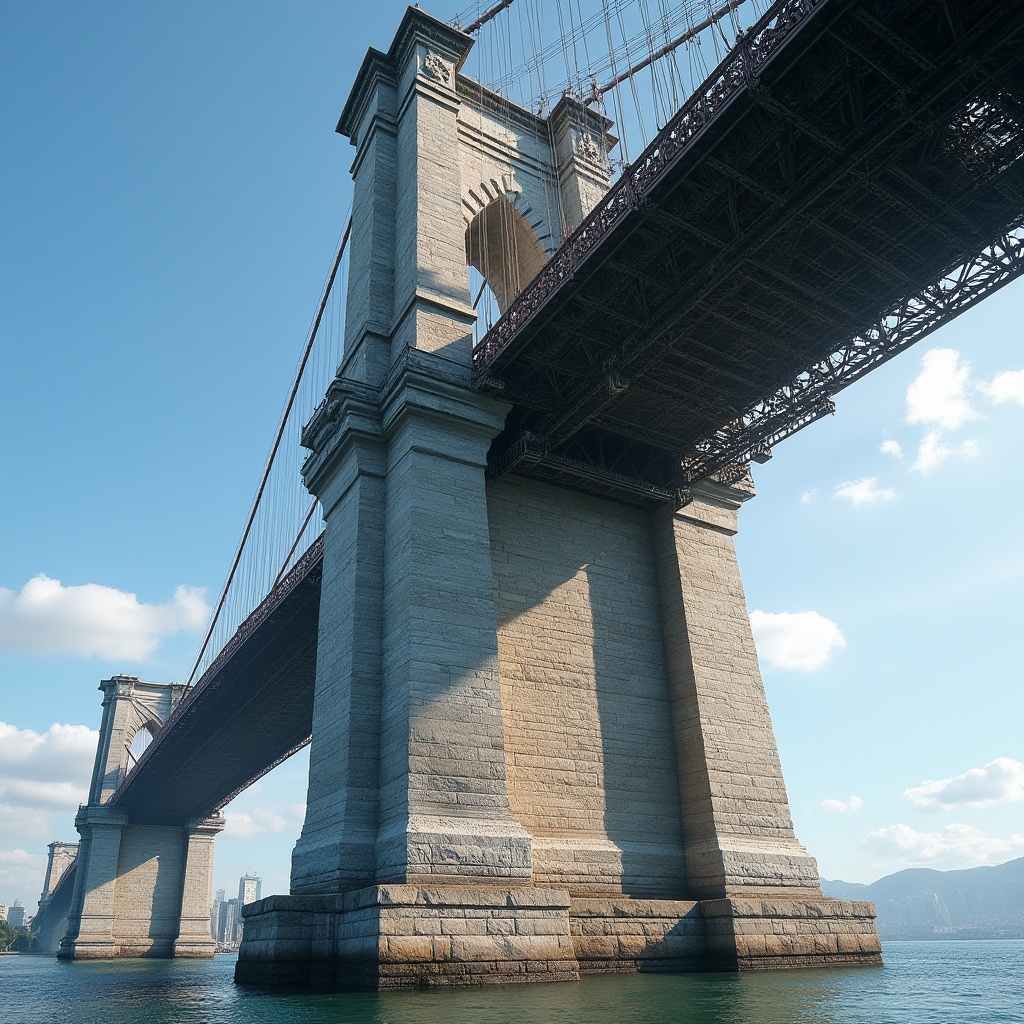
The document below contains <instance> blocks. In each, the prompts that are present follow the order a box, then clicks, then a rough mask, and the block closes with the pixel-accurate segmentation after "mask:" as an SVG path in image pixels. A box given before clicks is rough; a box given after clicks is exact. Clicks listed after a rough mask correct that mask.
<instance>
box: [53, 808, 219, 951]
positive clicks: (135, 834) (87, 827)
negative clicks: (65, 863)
mask: <svg viewBox="0 0 1024 1024" xmlns="http://www.w3.org/2000/svg"><path fill="white" fill-rule="evenodd" d="M75 825H76V827H77V828H78V831H79V833H80V835H81V837H82V841H81V844H80V847H79V855H78V856H79V860H78V869H77V873H76V877H75V889H74V894H73V896H72V900H71V911H70V913H69V915H68V930H67V934H66V935H65V936H64V938H63V939H62V940H61V944H60V948H59V949H58V951H57V956H58V957H59V958H60V959H62V960H108V959H114V958H117V957H142V956H144V957H168V958H169V957H212V956H213V955H214V953H215V952H216V943H215V942H214V941H213V938H212V937H211V935H210V897H211V893H212V888H213V840H214V838H215V836H216V835H217V833H218V832H220V831H221V829H222V828H223V827H224V819H223V818H222V817H220V816H219V815H218V816H216V817H213V818H207V819H204V820H203V821H200V822H193V823H190V824H188V825H186V826H183V827H174V826H166V825H133V824H130V823H129V821H128V820H127V817H126V815H124V814H123V813H121V812H119V811H116V810H114V809H113V808H108V807H104V806H93V805H86V806H85V807H83V808H82V809H81V810H80V811H79V813H78V816H77V817H76V819H75Z"/></svg>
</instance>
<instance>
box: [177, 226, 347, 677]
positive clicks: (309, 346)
mask: <svg viewBox="0 0 1024 1024" xmlns="http://www.w3.org/2000/svg"><path fill="white" fill-rule="evenodd" d="M351 232H352V218H351V217H349V219H348V222H347V223H346V224H345V230H344V231H343V232H342V235H341V242H340V243H339V244H338V252H337V255H335V257H334V263H333V264H332V266H331V272H330V274H328V275H327V282H326V283H325V284H324V290H323V294H322V295H321V296H320V305H319V306H318V307H317V311H316V317H315V318H314V320H313V324H312V326H311V327H310V329H309V337H308V338H307V339H306V347H305V349H304V350H303V353H302V358H301V360H300V361H299V368H298V370H297V371H296V374H295V382H294V384H292V389H291V392H290V393H289V395H288V401H287V402H286V403H285V408H284V412H283V413H282V414H281V423H280V425H279V426H278V428H277V436H276V437H275V438H274V444H273V446H272V447H271V449H270V454H269V455H268V456H267V462H266V465H265V466H264V467H263V476H262V477H261V478H260V485H259V487H258V488H257V489H256V497H255V498H253V502H252V508H251V509H250V510H249V518H248V520H246V523H245V529H244V530H243V531H242V538H241V540H239V542H238V547H237V548H236V550H235V557H234V559H233V560H232V562H231V570H230V572H229V573H228V578H227V581H226V582H225V584H224V589H223V590H222V591H221V594H220V600H219V601H218V602H217V608H216V611H214V613H213V618H212V619H210V626H209V629H207V631H206V636H205V637H203V644H202V646H201V647H200V648H199V653H198V654H197V655H196V660H195V662H194V663H193V665H192V671H191V672H189V674H188V680H187V682H186V683H185V685H186V686H191V685H192V681H193V679H194V678H195V674H196V670H197V669H198V668H199V663H200V662H201V661H202V659H203V655H204V654H205V653H206V648H207V646H208V645H209V643H210V638H211V637H212V636H213V630H214V627H215V626H216V625H217V620H218V618H219V617H220V613H221V611H222V610H223V608H224V602H225V601H226V600H227V596H228V590H229V588H230V587H231V582H232V580H234V578H235V573H236V572H237V571H238V564H239V562H240V561H241V559H242V551H243V550H244V548H245V542H246V541H247V540H248V539H249V532H250V531H251V530H252V524H253V522H254V521H255V519H256V513H257V511H259V507H260V501H261V500H262V498H263V492H264V490H266V487H267V480H269V479H270V471H271V469H272V468H273V466H274V459H275V458H276V457H277V451H278V449H279V448H280V447H281V439H282V438H283V437H284V432H285V428H286V426H287V423H288V416H289V414H290V413H291V411H292V406H293V405H294V404H295V396H296V395H297V394H298V393H299V386H300V384H301V383H302V375H303V373H304V372H305V369H306V363H307V362H309V355H310V353H311V352H312V351H313V343H314V342H315V341H316V335H317V331H318V330H319V329H320V321H321V320H322V319H323V316H324V310H325V309H326V308H327V300H328V299H329V298H330V295H331V289H332V288H333V287H334V279H335V278H336V277H337V276H338V268H339V267H340V266H341V261H342V258H343V257H344V255H345V249H346V248H347V247H348V239H349V235H350V234H351Z"/></svg>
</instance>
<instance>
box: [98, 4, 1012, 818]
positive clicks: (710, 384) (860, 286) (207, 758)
mask: <svg viewBox="0 0 1024 1024" xmlns="http://www.w3.org/2000/svg"><path fill="white" fill-rule="evenodd" d="M1022 63H1024V0H1004V2H1002V3H992V2H991V0H941V2H939V0H780V2H779V3H776V4H775V5H774V6H773V7H772V8H771V10H770V11H769V12H768V14H767V15H766V17H765V18H764V19H762V21H761V22H760V23H759V24H758V25H757V26H755V28H754V29H753V30H751V32H750V33H748V34H747V36H746V37H745V38H744V39H743V40H741V42H740V44H739V45H738V46H737V47H736V49H735V50H734V51H733V52H732V53H731V54H730V56H729V57H728V58H727V59H726V60H725V61H724V62H723V64H722V65H721V66H720V67H719V68H718V70H717V71H716V72H715V73H714V74H713V75H712V76H711V78H710V79H709V80H708V82H707V83H706V84H705V85H704V87H702V89H701V90H700V91H699V92H698V93H696V94H695V95H694V96H693V97H692V98H691V100H690V101H689V102H688V103H687V104H686V105H685V106H684V107H683V109H682V110H681V111H680V112H679V114H678V115H677V116H676V117H675V118H673V120H672V122H670V124H669V125H668V126H667V127H666V128H665V130H664V131H663V132H662V133H661V134H660V135H659V137H658V138H657V139H656V140H655V142H654V143H653V144H652V145H651V146H650V147H649V148H648V150H647V151H646V152H645V153H644V155H643V156H642V157H641V158H640V159H639V160H638V161H637V163H636V164H634V165H633V166H632V167H631V168H630V169H629V171H628V172H627V174H626V175H625V176H624V177H623V179H622V180H621V181H619V182H618V183H617V184H616V185H615V186H614V187H613V189H612V190H611V192H610V193H609V195H608V197H607V198H606V200H605V201H604V202H603V203H602V204H601V205H600V206H599V207H598V208H597V209H596V210H595V211H594V213H593V214H592V215H591V217H590V218H589V219H588V220H587V221H586V222H585V223H584V224H583V225H582V226H581V228H580V229H579V230H578V231H577V232H576V233H575V234H574V235H573V236H572V237H571V238H570V239H568V241H567V242H566V244H565V245H563V246H562V248H561V249H560V250H559V251H558V252H557V253H556V254H555V256H554V257H553V258H552V259H551V261H550V262H549V263H548V265H547V266H546V267H545V268H544V269H543V270H542V271H541V273H540V274H539V275H538V277H537V278H536V279H535V280H534V281H533V282H532V283H531V284H530V285H529V286H528V287H527V289H526V290H525V291H524V292H523V293H522V294H521V295H520V296H519V298H518V299H517V300H516V301H515V302H514V303H513V304H512V306H511V307H510V308H509V310H507V311H506V314H505V315H504V316H503V317H502V319H501V320H500V321H499V322H498V323H497V324H496V325H495V327H494V329H493V330H492V331H491V332H490V333H489V334H488V336H487V337H486V338H485V339H484V341H483V343H482V344H481V345H480V346H479V347H478V348H477V350H476V352H475V353H474V377H475V380H476V382H477V385H478V386H479V387H481V388H487V389H492V390H495V391H498V392H499V393H501V394H503V395H505V396H506V397H508V398H509V399H510V400H511V401H512V402H513V403H514V407H513V410H512V412H511V413H510V415H509V418H508V422H507V426H506V429H505V431H504V433H503V434H502V435H501V436H500V437H499V438H498V439H497V440H496V442H495V444H494V446H493V448H492V453H491V470H492V472H494V473H498V474H500V473H503V472H508V471H514V472H518V473H526V474H529V475H533V476H536V477H540V478H542V479H554V480H558V481H560V482H562V483H564V484H567V485H569V486H572V487H577V488H579V489H582V490H587V491H591V492H593V493H598V494H604V495H607V496H610V497H613V498H615V500H618V501H626V502H630V503H633V504H637V505H640V506H641V507H648V506H653V505H655V504H658V503H662V502H666V501H673V500H679V490H680V489H681V488H683V487H685V485H686V484H687V483H688V482H689V481H691V480H693V479H696V478H699V477H700V476H702V475H706V474H708V473H710V472H713V471H715V470H718V469H721V468H722V467H724V466H727V465H729V464H730V463H731V462H736V461H740V462H742V461H743V460H745V459H749V458H750V457H751V455H754V454H756V453H757V447H758V446H759V445H763V444H766V443H772V442H774V441H775V440H778V439H780V438H781V437H784V436H786V434H787V433H790V432H792V431H793V430H795V429H798V428H799V427H800V426H802V425H804V424H805V423H807V422H809V421H810V420H812V419H814V418H815V417H817V416H818V415H820V414H821V413H822V412H824V411H827V410H828V409H829V408H830V402H829V398H830V396H831V395H832V394H834V393H835V392H836V391H838V390H839V389H840V388H842V387H844V386H846V385H847V384H848V383H850V381H852V380H853V379H855V378H856V377H857V376H859V375H860V374H862V373H864V372H866V371H868V370H870V369H871V368H872V367H874V366H876V365H878V363H879V362H881V361H883V360H885V359H888V358H890V357H891V356H892V355H894V354H895V353H896V352H898V351H900V350H901V348H903V347H905V346H906V345H908V344H911V343H912V342H913V341H915V340H917V339H918V338H920V337H922V336H924V335H925V334H927V333H928V332H929V331H931V330H933V329H934V328H935V327H937V326H939V325H940V324H941V323H943V322H944V321H945V320H948V319H949V318H951V317H952V316H955V315H957V314H958V313H959V312H961V311H962V310H963V309H965V308H967V307H968V306H969V305H971V304H972V303H974V302H976V301H979V300H980V299H981V298H983V297H984V296H985V295H987V294H989V293H990V292H991V291H992V290H993V289H994V288H997V287H999V286H1000V285H1002V284H1004V283H1006V282H1007V281H1008V280H1010V279H1011V278H1013V277H1015V276H1017V275H1018V274H1021V273H1024V244H1022V243H1024V160H1022V159H1021V157H1022V155H1024V73H1022ZM321 566H322V547H321V546H320V544H319V543H318V544H315V545H314V546H313V547H312V548H311V549H310V550H309V551H308V552H307V553H306V554H305V555H304V556H303V558H302V559H301V560H300V562H299V564H298V565H297V566H296V568H295V569H294V570H293V571H292V572H291V573H290V574H289V576H288V577H287V578H286V579H285V580H284V581H282V583H281V584H280V585H279V586H278V587H276V588H275V589H274V591H273V592H272V594H271V595H270V597H268V598H267V600H266V601H264V603H263V604H262V605H261V606H260V608H259V609H257V610H256V612H254V613H253V615H252V616H250V617H249V619H248V620H246V622H245V623H244V624H243V626H242V627H241V628H240V629H239V631H238V633H237V634H236V636H235V638H234V639H233V640H232V641H231V642H230V643H229V644H228V646H227V647H226V648H225V650H224V651H223V652H222V653H221V655H220V656H219V657H218V659H217V661H216V662H215V663H214V664H213V666H211V668H210V669H209V670H208V671H207V672H206V674H205V675H204V676H203V678H202V680H200V682H199V683H198V684H197V685H196V687H194V688H193V690H192V691H191V692H190V693H189V695H188V696H187V697H186V699H185V700H184V701H183V702H182V703H181V704H180V705H179V707H178V708H176V709H175V712H174V715H173V716H172V719H171V721H170V722H169V723H168V725H167V726H165V728H164V729H163V730H162V731H161V733H160V735H159V736H158V737H157V739H156V741H155V742H154V743H152V744H151V745H150V747H149V748H148V749H147V750H146V751H145V752H144V754H143V756H142V757H141V758H140V760H139V763H138V764H137V765H136V767H135V768H134V769H133V770H132V772H131V774H130V775H129V776H128V777H127V779H126V780H125V782H124V783H122V785H121V787H120V788H119V789H118V791H117V793H116V794H115V796H114V798H113V799H114V802H115V803H116V805H117V806H120V807H122V808H124V809H125V810H127V811H128V812H129V813H130V815H131V818H132V820H134V821H138V822H152V823H167V824H180V823H182V822H183V821H185V820H188V819H189V818H194V817H200V816H203V815H205V814H208V813H209V812H210V811H212V810H214V809H215V808H218V807H221V806H223V804H224V803H225V802H226V801H227V800H229V799H230V798H231V797H232V796H234V795H235V794H236V793H237V792H239V791H240V790H241V789H243V788H244V787H245V786H246V785H248V784H249V783H251V782H252V781H254V780H255V779H256V778H258V777H259V776H260V775H262V774H263V773H264V772H266V771H268V770H269V769H270V768H272V767H273V766H274V765H276V764H278V763H279V762H280V761H281V760H283V759H284V758H285V757H286V756H288V754H290V753H291V752H293V751H294V750H295V749H297V748H298V747H300V746H301V745H302V744H303V743H305V742H306V741H307V740H308V738H309V735H310V731H311V717H312V704H313V682H314V676H315V662H316V642H317V619H318V614H319V601H320V572H321Z"/></svg>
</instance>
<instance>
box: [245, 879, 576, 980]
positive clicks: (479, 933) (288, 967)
mask: <svg viewBox="0 0 1024 1024" xmlns="http://www.w3.org/2000/svg"><path fill="white" fill-rule="evenodd" d="M243 914H244V927H243V932H242V945H241V949H240V950H239V954H238V964H237V967H236V969H235V980H236V981H237V982H239V983H241V984H250V985H260V986H296V987H303V988H305V987H309V986H320V987H324V988H370V989H385V988H417V987H425V986H434V985H487V984H509V983H514V982H527V981H529V982H535V981H573V980H577V979H578V978H579V964H578V962H577V960H576V954H575V949H574V946H573V939H572V935H571V934H570V930H569V895H568V893H566V892H562V891H559V890H554V889H534V888H522V889H515V888H509V889H499V888H490V887H483V886H456V885H453V886H440V887H436V886H435V887H429V888H428V887H425V886H416V885H379V886H370V887H367V888H365V889H360V890H358V891H356V892H350V893H345V894H343V895H325V896H271V897H268V898H267V899H265V900H260V901H258V902H257V903H252V904H249V905H248V906H247V907H245V908H244V911H243Z"/></svg>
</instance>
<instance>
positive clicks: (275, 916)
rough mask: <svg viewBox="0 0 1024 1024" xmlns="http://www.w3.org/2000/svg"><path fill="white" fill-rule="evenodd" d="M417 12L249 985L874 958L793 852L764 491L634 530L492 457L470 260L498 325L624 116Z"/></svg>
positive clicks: (338, 399)
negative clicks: (491, 55)
mask: <svg viewBox="0 0 1024 1024" xmlns="http://www.w3.org/2000/svg"><path fill="white" fill-rule="evenodd" d="M471 45H472V40H471V39H470V38H469V37H468V36H466V35H464V34H463V33H461V32H459V31H457V30H455V29H452V28H450V27H449V26H447V25H444V24H442V23H440V22H438V21H436V20H434V19H433V18H430V17H429V16H427V15H426V14H424V13H423V12H422V11H420V10H418V9H411V8H410V9H409V10H408V11H407V13H406V15H405V17H404V18H403V20H402V23H401V26H400V27H399V30H398V33H397V35H396V37H395V40H394V42H393V44H392V46H391V48H390V49H389V51H388V52H387V53H380V52H378V51H375V50H371V51H370V52H369V53H368V55H367V57H366V59H365V61H364V62H363V65H362V68H361V70H360V72H359V75H358V78H357V80H356V83H355V86H354V88H353V90H352V93H351V95H350V97H349V99H348V102H347V103H346V105H345V108H344V111H343V113H342V116H341V121H340V124H339V126H338V130H339V132H341V133H342V134H343V135H346V136H347V137H348V138H349V139H350V140H351V142H352V143H353V145H354V146H355V149H356V155H355V162H354V165H353V175H354V179H355V200H354V211H353V225H352V240H353V242H352V246H353V247H352V250H351V269H350V276H349V294H348V314H347V315H348V320H347V325H346V355H345V358H344V361H343V364H342V366H341V367H340V369H339V373H338V376H337V378H336V379H335V381H334V382H333V383H332V384H331V386H330V388H329V390H328V393H327V396H326V401H325V403H324V404H323V406H322V407H321V408H320V409H319V410H318V412H317V413H316V414H315V415H314V417H313V419H312V420H311V422H310V423H309V424H308V426H307V428H306V430H305V432H304V436H303V444H304V445H305V446H306V447H307V448H308V449H310V452H311V454H310V455H309V457H308V459H307V461H306V463H305V466H304V471H303V472H304V479H305V482H306V485H307V486H308V487H309V489H310V490H311V491H312V493H314V494H315V495H316V496H317V497H318V498H319V499H320V500H321V502H322V506H323V510H324V515H325V519H326V539H325V549H324V564H323V581H322V597H321V605H320V625H319V642H318V661H317V679H316V693H315V700H314V711H313V739H312V746H311V752H310V776H309V790H308V799H307V811H306V820H305V825H304V827H303V830H302V835H301V837H300V838H299V840H298V843H297V845H296V847H295V851H294V855H293V860H292V876H291V895H290V896H271V897H269V898H267V899H265V900H262V901H260V902H258V903H255V904H253V905H252V906H250V907H248V908H246V915H245V917H246V927H245V932H244V937H243V941H242V947H241V951H240V956H239V961H238V967H237V972H236V978H237V979H238V980H240V981H246V982H258V983H261V984H263V983H268V982H271V983H272V982H281V983H292V984H294V983H310V982H313V983H328V984H339V985H364V986H375V987H377V986H379V987H393V986H405V985H416V984H421V983H429V984H435V983H436V984H477V983H480V982H484V981H500V982H507V981H533V980H536V981H543V980H559V979H568V978H577V977H578V976H579V972H580V971H581V970H622V969H637V968H640V967H644V966H646V967H648V968H654V969H661V970H666V969H686V968H694V967H697V968H699V967H708V966H718V967H731V968H737V967H751V966H784V965H803V964H814V963H837V962H847V963H851V962H876V963H877V962H878V960H879V957H878V950H879V947H878V939H877V935H876V934H875V930H874V924H873V920H872V918H873V910H872V909H871V908H870V906H869V905H867V904H850V903H840V902H838V901H830V900H825V899H824V898H823V897H822V895H821V890H820V888H819V884H818V873H817V866H816V864H815V861H814V859H813V858H812V857H811V856H810V855H809V854H808V853H807V851H806V850H805V849H804V848H803V847H802V846H801V845H800V844H799V842H798V841H797V840H796V838H795V836H794V833H793V825H792V819H791V816H790V811H789V806H788V802H787V797H786V790H785V786H784V783H783V780H782V773H781V769H780V765H779V759H778V754H777V750H776V744H775V739H774V735H773V731H772V725H771V721H770V718H769V714H768V707H767V703H766V700H765V695H764V688H763V685H762V682H761V678H760V675H759V673H758V667H757V656H756V652H755V649H754V644H753V639H752V637H751V632H750V623H749V619H748V616H747V609H746V606H745V600H744V596H743V588H742V585H741V582H740V577H739V572H738V569H737V565H736V558H735V552H734V548H733V541H732V537H733V535H734V533H735V532H736V520H737V510H738V508H739V506H740V504H741V502H742V501H744V500H746V499H747V498H748V497H750V496H751V494H752V489H751V487H750V485H749V480H748V478H745V477H741V478H739V479H736V480H733V481H732V482H729V481H727V480H722V481H720V482H711V483H708V484H706V485H702V486H701V487H700V488H698V489H696V490H695V500H694V501H693V502H692V503H691V504H689V505H688V506H686V507H685V508H684V509H682V510H681V511H674V510H673V508H671V507H666V508H662V509H660V510H658V511H655V512H646V511H643V510H640V509H638V508H635V507H628V506H626V505H623V504H617V503H614V502H612V501H608V500H604V499H601V498H596V497H591V496H586V495H582V494H579V493H577V492H576V491H573V490H568V489H565V488H563V487H561V486H557V485H556V484H555V483H542V482H539V481H533V480H527V479H524V478H521V477H516V476H514V475H509V476H506V477H503V478H501V479H491V478H489V477H488V475H487V455H488V449H489V446H490V444H491V441H492V439H493V438H494V437H495V436H496V435H497V434H498V432H499V431H500V430H502V428H503V426H504V423H505V417H506V415H507V413H508V412H509V408H510V406H509V404H507V403H505V402H503V401H502V400H500V399H499V398H496V397H493V396H489V395H486V394H484V393H482V392H480V391H478V390H475V389H474V388H473V387H472V384H471V372H470V371H471V346H472V340H471V329H472V325H473V322H474V319H475V313H474V310H473V307H472V305H471V301H472V300H471V296H470V294H469V289H468V282H467V264H472V265H474V266H476V267H477V268H478V269H479V270H480V271H481V272H482V273H483V274H484V276H485V277H486V279H487V281H488V282H489V284H490V285H491V288H492V289H493V291H494V294H495V296H496V298H497V300H498V302H499V304H500V305H501V306H502V307H505V306H507V304H508V303H509V302H510V301H511V299H512V298H513V297H514V295H515V294H516V293H517V292H518V291H519V289H521V288H522V287H523V286H524V285H525V284H526V283H528V280H529V278H530V277H531V276H532V275H533V274H534V273H536V272H537V271H538V270H540V269H541V268H542V267H543V265H544V262H545V259H546V257H547V254H549V253H550V252H551V251H552V249H553V248H554V247H555V246H556V245H557V244H558V241H559V239H560V238H561V236H562V232H563V230H572V229H573V228H575V227H576V226H577V225H578V224H579V223H580V221H581V220H582V218H583V217H584V216H585V215H586V214H587V213H588V212H589V210H590V209H591V208H592V207H593V206H594V204H595V203H596V202H597V200H598V199H599V198H600V196H601V194H602V192H603V191H604V189H605V187H606V185H607V181H608V172H607V169H606V166H605V160H604V153H605V151H606V150H607V148H608V147H609V146H610V145H611V144H612V142H613V140H611V139H610V138H609V136H608V129H609V127H610V125H609V123H608V122H607V121H606V120H604V119H603V118H601V117H598V116H597V115H596V114H595V113H593V112H590V111H588V110H586V109H585V108H583V107H582V106H581V105H579V104H578V103H575V102H574V101H572V100H571V99H564V100H562V101H561V102H560V103H559V104H558V105H557V106H556V107H555V109H554V110H553V111H552V112H551V114H550V116H549V117H548V118H547V119H542V118H539V117H536V116H534V115H532V114H530V113H529V112H528V111H526V110H523V109H521V108H519V107H517V106H515V105H514V104H512V103H510V102H509V101H507V100H505V99H504V98H502V97H500V96H497V95H495V94H493V93H490V92H488V91H487V90H486V89H484V88H482V87H481V86H480V85H478V84H477V83H474V82H471V81H469V80H468V79H466V78H464V77H463V76H461V75H460V73H459V69H460V67H461V65H462V62H463V61H464V59H465V56H466V54H467V53H468V51H469V48H470V46H471Z"/></svg>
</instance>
